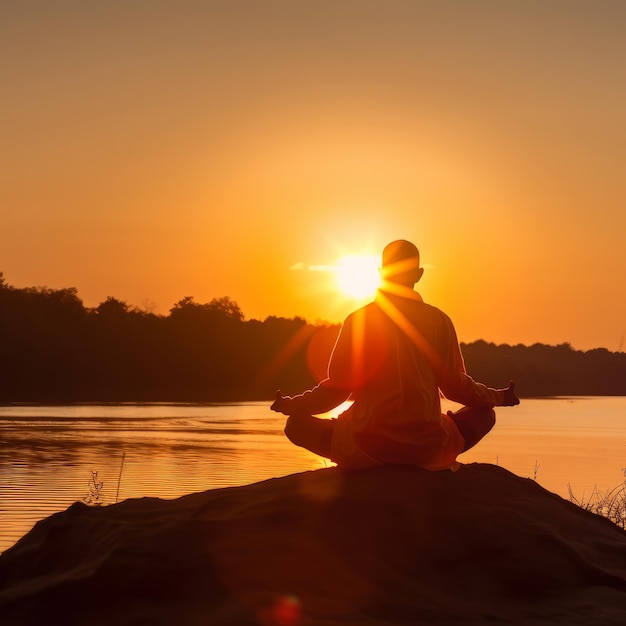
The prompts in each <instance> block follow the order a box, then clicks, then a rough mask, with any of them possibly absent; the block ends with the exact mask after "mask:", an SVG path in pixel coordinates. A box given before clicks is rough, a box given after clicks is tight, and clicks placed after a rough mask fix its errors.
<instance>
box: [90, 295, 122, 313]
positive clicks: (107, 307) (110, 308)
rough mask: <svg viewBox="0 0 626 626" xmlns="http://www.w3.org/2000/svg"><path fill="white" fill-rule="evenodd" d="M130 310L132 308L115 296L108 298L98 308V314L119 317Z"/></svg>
mask: <svg viewBox="0 0 626 626" xmlns="http://www.w3.org/2000/svg"><path fill="white" fill-rule="evenodd" d="M129 309H130V307H129V306H128V304H127V303H126V302H123V301H122V300H118V299H117V298H114V297H113V296H107V299H106V300H105V301H104V302H101V303H100V304H99V305H98V306H97V307H96V312H97V313H98V315H108V316H114V315H118V316H119V315H125V314H126V313H128V311H129Z"/></svg>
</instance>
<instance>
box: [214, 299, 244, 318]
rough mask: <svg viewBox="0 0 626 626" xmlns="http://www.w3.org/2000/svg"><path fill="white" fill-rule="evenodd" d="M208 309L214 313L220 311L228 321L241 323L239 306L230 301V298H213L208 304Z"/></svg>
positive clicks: (241, 314) (242, 316) (241, 313)
mask: <svg viewBox="0 0 626 626" xmlns="http://www.w3.org/2000/svg"><path fill="white" fill-rule="evenodd" d="M208 307H209V308H210V309H213V310H215V311H220V312H221V313H223V314H224V315H226V317H229V318H230V319H233V320H237V321H238V322H243V319H244V315H243V311H242V310H241V308H240V307H239V305H238V304H237V303H236V302H235V301H234V300H231V298H229V297H228V296H222V297H221V298H213V300H211V302H209V304H208Z"/></svg>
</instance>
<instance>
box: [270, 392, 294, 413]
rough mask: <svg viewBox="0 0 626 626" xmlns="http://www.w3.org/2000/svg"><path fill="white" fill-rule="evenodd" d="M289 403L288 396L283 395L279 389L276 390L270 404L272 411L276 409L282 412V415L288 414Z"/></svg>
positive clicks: (277, 411)
mask: <svg viewBox="0 0 626 626" xmlns="http://www.w3.org/2000/svg"><path fill="white" fill-rule="evenodd" d="M290 403H291V398H290V397H289V396H283V395H282V394H281V393H280V389H279V390H278V391H276V398H275V399H274V402H273V403H272V406H270V409H271V410H272V411H276V413H283V414H284V415H289V404H290Z"/></svg>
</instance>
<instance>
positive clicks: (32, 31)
mask: <svg viewBox="0 0 626 626" xmlns="http://www.w3.org/2000/svg"><path fill="white" fill-rule="evenodd" d="M625 25H626V3H621V2H615V1H610V0H599V1H597V2H587V1H582V0H570V1H569V2H567V3H561V2H546V1H545V0H511V1H509V2H506V3H504V2H497V1H495V0H474V1H473V2H465V1H463V0H438V1H434V0H432V1H421V0H385V1H382V0H378V1H373V0H345V1H341V2H330V1H329V2H324V1H322V2H293V1H289V0H269V1H267V2H265V1H263V2H260V1H259V2H254V1H242V2H237V3H228V2H218V1H202V0H181V1H178V2H174V1H166V0H137V1H135V2H131V3H129V2H122V1H121V0H109V1H108V2H100V3H85V2H79V1H78V0H64V1H62V2H54V3H51V2H47V1H45V0H33V1H31V2H28V3H22V2H13V3H2V4H1V5H0V77H1V80H2V86H3V95H2V113H3V115H2V116H1V117H0V133H1V136H2V138H3V140H2V143H3V150H2V151H1V153H0V155H1V156H0V159H1V161H0V271H2V272H4V276H5V278H6V280H7V281H8V282H9V283H11V284H13V285H15V286H17V287H25V286H32V285H47V286H49V287H52V288H61V287H76V288H77V289H78V293H79V295H80V297H81V298H82V299H83V300H84V302H85V304H86V305H87V306H96V305H97V304H98V303H99V302H102V301H104V300H105V299H106V297H107V296H114V297H116V298H119V299H121V300H125V301H127V302H128V303H129V304H132V305H137V306H140V305H141V303H142V302H148V301H150V302H153V303H154V304H155V307H156V311H157V312H161V313H166V312H167V311H168V310H169V308H171V307H172V306H173V304H174V303H175V302H177V301H178V300H180V299H181V298H183V297H184V296H189V295H193V296H194V297H195V299H196V300H197V301H199V302H208V301H210V300H211V299H212V298H214V297H220V296H225V295H226V296H229V297H231V298H232V299H233V300H235V301H237V302H238V303H239V305H240V306H241V308H242V310H243V312H244V313H245V315H246V316H247V317H255V318H261V319H262V318H264V317H266V316H268V315H279V316H285V317H290V316H295V315H299V316H304V317H306V318H307V319H309V320H311V321H314V320H318V319H322V320H329V321H332V322H339V321H341V319H342V318H343V317H344V316H345V315H346V314H347V313H348V312H349V311H350V310H351V309H352V308H353V307H354V306H356V304H358V303H357V302H355V301H350V300H349V299H348V298H346V297H343V296H341V295H340V294H339V293H338V291H337V289H336V286H335V283H334V281H333V273H332V271H329V268H331V269H332V267H334V266H335V265H336V263H337V262H338V260H339V259H341V258H342V257H344V256H346V255H359V254H365V255H371V254H379V253H380V251H381V250H382V247H383V246H384V245H385V244H386V243H388V241H390V240H392V239H395V238H408V239H411V240H413V241H414V242H415V243H416V244H417V245H418V246H419V248H420V250H421V252H422V259H423V262H424V263H425V265H426V268H427V269H426V273H425V276H424V279H423V280H422V283H420V292H421V293H422V294H423V296H424V298H425V299H426V300H427V301H428V302H430V303H432V304H435V305H436V306H439V307H440V308H442V309H443V310H444V311H446V312H447V313H448V314H449V315H450V316H451V317H452V318H453V320H454V321H455V324H456V327H457V331H458V333H459V338H460V339H461V341H465V342H471V341H474V340H476V339H481V338H482V339H485V340H487V341H493V342H495V343H513V344H515V343H526V344H532V343H536V342H542V343H549V344H557V343H562V342H570V343H571V344H572V345H573V346H574V347H575V348H578V349H590V348H595V347H606V348H608V349H610V350H618V349H622V348H623V345H622V341H623V336H624V331H625V330H626V289H624V286H623V276H624V275H626V254H625V253H624V237H625V233H626V210H625V207H624V199H623V189H624V180H626V171H625V170H626V159H625V158H624V156H625V151H626V118H625V116H624V111H625V110H626V76H625V74H626V72H625V68H626V64H625V63H624V61H625V59H626V38H624V36H623V32H624V26H625Z"/></svg>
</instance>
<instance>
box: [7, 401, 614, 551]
mask: <svg viewBox="0 0 626 626" xmlns="http://www.w3.org/2000/svg"><path fill="white" fill-rule="evenodd" d="M448 408H454V407H453V405H452V404H446V405H445V409H446V410H447V409H448ZM338 412H339V411H335V413H338ZM625 416H626V399H625V398H575V399H563V398H561V399H556V400H547V399H545V400H544V399H541V400H540V399H537V400H526V401H524V402H523V403H522V404H521V405H520V406H519V407H514V408H502V409H498V422H497V424H496V427H495V428H494V430H493V432H492V433H490V435H489V436H488V437H486V438H485V439H484V440H483V441H482V442H481V443H480V444H479V445H478V446H476V448H473V449H472V450H470V451H469V452H467V453H466V454H464V455H462V456H461V457H460V460H461V461H463V462H472V461H479V462H488V463H497V464H499V465H501V466H503V467H506V468H507V469H509V470H511V471H513V472H515V473H517V474H518V475H520V476H523V477H533V475H534V473H535V468H536V466H537V464H538V466H539V467H538V471H537V480H538V482H539V483H540V484H542V485H543V486H544V487H546V488H547V489H550V490H551V491H554V492H556V493H559V494H561V495H563V496H566V495H567V485H568V483H571V485H572V487H573V489H574V491H575V493H577V495H581V494H582V493H583V492H587V493H590V492H591V489H592V488H593V486H594V485H595V484H597V485H598V487H600V488H601V489H609V488H612V487H614V486H615V485H616V484H618V483H619V482H621V480H622V473H621V468H622V467H624V466H626V420H625ZM283 424H284V418H283V416H281V415H278V414H276V413H272V412H271V411H270V410H269V408H268V405H267V404H266V403H244V404H232V405H207V404H203V405H196V404H194V405H180V404H158V405H136V404H125V405H88V406H74V405H73V406H54V407H45V406H38V407H26V406H11V407H0V550H4V549H6V548H7V547H8V546H9V545H11V544H12V543H13V542H14V541H15V540H17V539H18V538H19V537H20V536H21V535H23V534H24V533H25V532H26V531H28V530H29V529H30V527H31V526H32V525H33V523H34V522H36V521H37V520H38V519H41V518H43V517H46V516H47V515H50V514H51V513H53V512H55V511H59V510H62V509H64V508H66V507H67V506H69V505H70V504H71V503H72V502H74V501H76V500H80V499H83V498H85V497H86V496H87V495H88V493H89V487H88V483H89V481H90V478H91V472H92V471H97V472H98V479H99V480H101V481H103V483H104V486H103V490H102V496H103V501H104V503H106V504H110V503H112V502H114V500H115V495H116V492H117V485H118V479H119V477H120V467H121V461H122V455H123V454H124V453H125V461H124V467H123V473H122V476H121V481H120V490H119V497H120V499H126V498H134V497H142V496H156V497H163V498H173V497H178V496H181V495H184V494H186V493H190V492H194V491H203V490H206V489H210V488H216V487H225V486H231V485H241V484H246V483H250V482H254V481H258V480H263V479H266V478H272V477H275V476H281V475H286V474H290V473H294V472H299V471H305V470H310V469H317V468H320V467H324V466H325V465H327V464H328V462H325V461H324V460H323V459H320V458H318V457H316V456H314V455H313V454H311V453H309V452H307V451H306V450H302V449H300V448H297V447H295V446H293V445H291V444H290V443H289V442H288V441H287V440H286V439H285V437H284V436H283V434H282V429H283Z"/></svg>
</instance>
